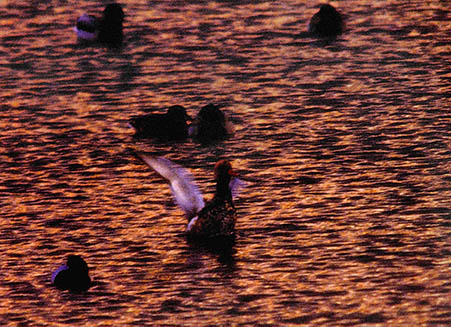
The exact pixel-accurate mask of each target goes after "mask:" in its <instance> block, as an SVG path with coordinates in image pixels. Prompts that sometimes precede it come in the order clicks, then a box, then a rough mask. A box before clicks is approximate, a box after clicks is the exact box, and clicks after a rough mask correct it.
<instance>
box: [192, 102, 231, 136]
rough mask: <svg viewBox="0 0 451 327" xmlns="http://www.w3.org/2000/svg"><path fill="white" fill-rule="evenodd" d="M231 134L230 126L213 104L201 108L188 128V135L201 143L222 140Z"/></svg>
mask: <svg viewBox="0 0 451 327" xmlns="http://www.w3.org/2000/svg"><path fill="white" fill-rule="evenodd" d="M232 132H233V126H232V124H231V123H230V122H229V121H228V120H227V118H226V117H225V115H224V113H223V112H222V111H221V110H220V109H219V107H218V106H216V105H214V104H208V105H206V106H204V107H202V108H201V109H200V111H199V113H198V114H197V116H196V118H195V119H194V121H193V123H192V124H191V126H190V127H189V135H190V136H191V137H192V138H194V139H196V140H198V141H200V142H201V143H208V142H212V141H217V140H223V139H225V138H226V137H227V136H228V135H230V134H231V133H232Z"/></svg>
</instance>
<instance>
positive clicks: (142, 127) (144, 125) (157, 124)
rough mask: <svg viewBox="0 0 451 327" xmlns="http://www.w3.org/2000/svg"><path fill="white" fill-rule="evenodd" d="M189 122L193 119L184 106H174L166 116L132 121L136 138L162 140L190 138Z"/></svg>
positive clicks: (155, 115) (140, 117)
mask: <svg viewBox="0 0 451 327" xmlns="http://www.w3.org/2000/svg"><path fill="white" fill-rule="evenodd" d="M187 120H191V118H190V117H189V116H188V114H187V113H186V109H185V108H184V107H182V106H172V107H169V108H168V111H167V113H165V114H147V115H143V116H138V117H134V118H132V119H130V121H129V126H131V127H132V128H134V129H135V132H136V134H135V135H136V136H138V137H144V138H157V139H160V140H182V139H185V138H187V137H188V124H187V122H186V121H187Z"/></svg>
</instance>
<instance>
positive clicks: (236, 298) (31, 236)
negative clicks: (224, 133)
mask: <svg viewBox="0 0 451 327" xmlns="http://www.w3.org/2000/svg"><path fill="white" fill-rule="evenodd" d="M334 4H335V5H336V6H337V8H338V9H339V10H340V11H341V12H343V13H344V14H345V16H346V21H347V31H346V33H345V34H344V35H343V36H341V37H339V38H338V39H337V40H335V41H332V42H327V41H324V40H316V39H313V38H310V37H309V36H308V35H306V33H305V30H306V26H307V24H308V20H309V18H310V17H311V16H312V15H313V14H314V13H315V12H316V11H317V10H318V8H317V7H315V6H313V5H312V4H310V3H308V2H307V3H302V2H299V1H280V2H274V1H258V2H257V1H255V2H254V1H200V2H199V1H171V2H169V1H167V2H166V1H165V2H157V3H149V2H148V1H139V0H137V1H129V2H127V3H126V4H125V5H124V9H125V13H126V22H125V43H124V46H123V47H122V48H119V49H117V48H106V47H103V46H83V45H80V44H78V43H77V41H76V38H75V35H74V33H73V30H72V27H73V24H74V21H75V19H76V17H77V16H79V15H81V14H82V13H83V12H85V11H88V12H94V13H95V12H100V11H101V10H102V7H103V4H99V3H98V2H96V1H79V2H77V3H76V4H75V5H74V4H72V3H66V2H62V3H61V2H59V1H48V2H46V3H42V2H36V1H32V2H28V1H17V2H10V1H2V2H0V8H1V14H0V25H1V29H0V39H1V42H0V54H1V57H0V76H1V78H0V86H1V88H0V99H1V108H2V110H1V111H0V124H1V126H0V128H1V130H2V134H1V135H2V136H1V138H0V142H1V143H0V176H1V178H0V201H1V202H0V203H1V207H2V214H1V219H0V253H1V254H0V280H1V283H0V323H1V325H2V326H73V325H86V326H88V325H89V326H105V325H111V324H114V325H116V326H156V325H162V326H181V325H196V326H227V325H234V326H241V325H248V326H277V325H280V326H299V325H303V326H449V325H450V324H451V318H450V300H449V299H450V298H451V297H450V282H449V280H450V277H451V268H450V246H449V244H450V229H449V227H450V223H449V219H450V216H451V210H450V198H451V191H450V181H451V173H450V167H451V166H450V154H451V149H450V144H451V142H450V141H451V133H450V122H451V119H450V118H451V117H450V113H449V107H450V106H449V104H450V100H449V98H450V94H451V86H450V76H451V75H450V68H449V53H450V51H451V46H450V45H449V44H450V41H451V39H450V35H451V23H450V10H449V4H448V3H447V2H446V1H428V2H423V1H410V2H400V1H389V0H386V1H377V2H374V1H363V0H362V1H357V0H355V1H354V0H353V1H337V2H334ZM210 102H211V103H215V104H219V105H221V106H223V109H224V111H225V112H226V114H227V115H228V116H229V117H231V119H232V121H233V122H234V124H235V129H236V130H235V134H234V135H233V137H231V138H230V139H228V140H226V141H224V142H219V143H216V144H211V145H208V146H202V145H199V144H197V143H196V142H193V141H191V140H188V141H186V142H182V143H158V142H154V141H149V140H138V139H135V138H133V136H132V135H133V132H132V131H131V130H130V129H129V128H128V127H127V120H128V119H129V118H130V117H132V116H135V115H137V114H139V113H145V112H164V111H165V108H166V107H169V106H171V105H175V104H180V105H183V106H185V107H186V108H187V109H188V112H189V114H191V115H193V116H194V115H195V114H196V113H197V112H198V110H199V109H200V107H201V106H203V105H205V104H207V103H210ZM136 149H138V150H141V151H144V152H147V153H151V154H157V155H163V156H165V157H167V158H170V159H171V160H174V161H176V162H177V163H179V164H182V165H184V166H186V167H188V168H189V169H190V170H191V172H192V173H193V174H194V175H195V177H196V180H197V182H198V184H199V185H200V187H201V189H202V190H204V193H205V194H206V198H208V197H209V196H211V195H210V194H211V193H212V192H213V190H214V185H213V182H212V179H213V172H212V168H213V165H214V163H215V162H216V161H217V160H218V159H220V158H227V159H229V160H231V161H232V164H233V165H234V167H235V168H236V170H237V171H239V172H240V173H241V174H242V175H243V176H247V177H249V178H251V179H252V180H253V182H252V183H249V185H248V187H247V188H246V190H245V191H244V192H242V193H241V195H240V197H239V199H238V200H237V202H236V207H237V210H238V217H239V219H238V222H237V233H238V238H237V242H236V244H235V246H234V247H233V249H232V251H231V253H225V254H224V253H216V252H212V251H210V250H208V249H205V248H203V247H198V246H196V245H192V244H189V243H188V242H187V241H186V240H185V238H184V234H183V232H184V229H185V218H184V217H183V213H182V211H181V210H180V209H178V208H177V207H176V206H175V205H174V204H173V202H172V198H171V194H170V190H169V188H168V187H167V185H166V183H165V182H164V181H163V180H162V179H161V178H160V177H159V176H158V175H157V174H155V173H154V172H152V171H151V170H150V169H148V168H147V167H146V166H145V165H143V164H142V163H141V162H140V161H139V160H137V159H136V158H135V157H134V156H133V150H136ZM69 253H78V254H81V255H82V256H83V257H84V258H85V259H86V261H87V262H88V264H89V266H90V268H91V277H92V278H93V280H94V281H95V285H94V286H93V287H92V288H91V289H90V290H89V292H87V293H86V294H81V295H76V294H75V295H74V294H69V293H66V292H61V291H58V290H56V289H54V288H52V287H51V285H50V276H51V272H52V270H54V269H55V268H56V267H57V266H59V265H60V264H61V263H62V262H63V261H64V260H65V257H66V256H67V254H69Z"/></svg>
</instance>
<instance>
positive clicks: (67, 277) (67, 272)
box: [52, 254, 91, 292]
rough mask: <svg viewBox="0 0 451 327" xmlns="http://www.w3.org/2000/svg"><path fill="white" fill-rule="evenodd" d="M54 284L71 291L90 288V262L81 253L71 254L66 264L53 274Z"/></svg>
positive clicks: (82, 290) (81, 290)
mask: <svg viewBox="0 0 451 327" xmlns="http://www.w3.org/2000/svg"><path fill="white" fill-rule="evenodd" d="M52 284H53V285H55V286H56V287H58V288H59V289H62V290H69V291H71V292H84V291H86V290H88V288H89V287H90V286H91V278H90V277H89V268H88V264H87V263H86V261H85V260H83V258H82V257H81V256H79V255H74V254H71V255H69V256H68V257H67V262H66V264H64V265H62V266H60V267H59V268H58V269H57V270H55V272H54V273H53V274H52Z"/></svg>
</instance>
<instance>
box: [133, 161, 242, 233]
mask: <svg viewBox="0 0 451 327" xmlns="http://www.w3.org/2000/svg"><path fill="white" fill-rule="evenodd" d="M136 154H137V156H138V157H139V158H140V159H141V160H142V161H143V162H144V163H146V164H147V165H148V166H149V167H150V168H152V169H153V170H155V171H156V172H157V173H158V174H159V175H160V176H161V177H163V178H164V179H166V180H167V181H168V182H169V186H170V188H171V191H172V194H173V196H174V199H175V202H176V203H177V205H178V206H179V207H180V208H181V209H182V210H183V211H184V212H185V215H186V218H187V219H188V225H187V227H186V233H187V236H188V238H189V239H190V240H200V241H211V240H214V241H222V240H232V239H234V237H235V222H236V210H235V206H234V204H233V198H232V197H233V195H235V196H236V194H237V190H238V189H239V188H241V187H243V186H245V184H244V182H243V181H242V180H241V179H238V177H237V174H236V173H235V171H234V170H233V169H232V165H231V164H230V162H229V161H227V160H219V161H218V162H217V163H216V164H215V167H214V176H215V181H216V192H215V194H214V196H213V198H212V199H211V200H210V201H208V202H207V203H205V202H204V199H203V196H202V193H201V192H200V191H199V188H198V187H197V185H196V183H195V182H194V178H193V176H192V175H191V174H190V173H189V172H188V171H187V170H186V169H185V168H183V167H181V166H179V165H177V164H175V163H173V162H172V161H170V160H168V159H165V158H163V157H153V156H146V155H143V154H140V153H136Z"/></svg>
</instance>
